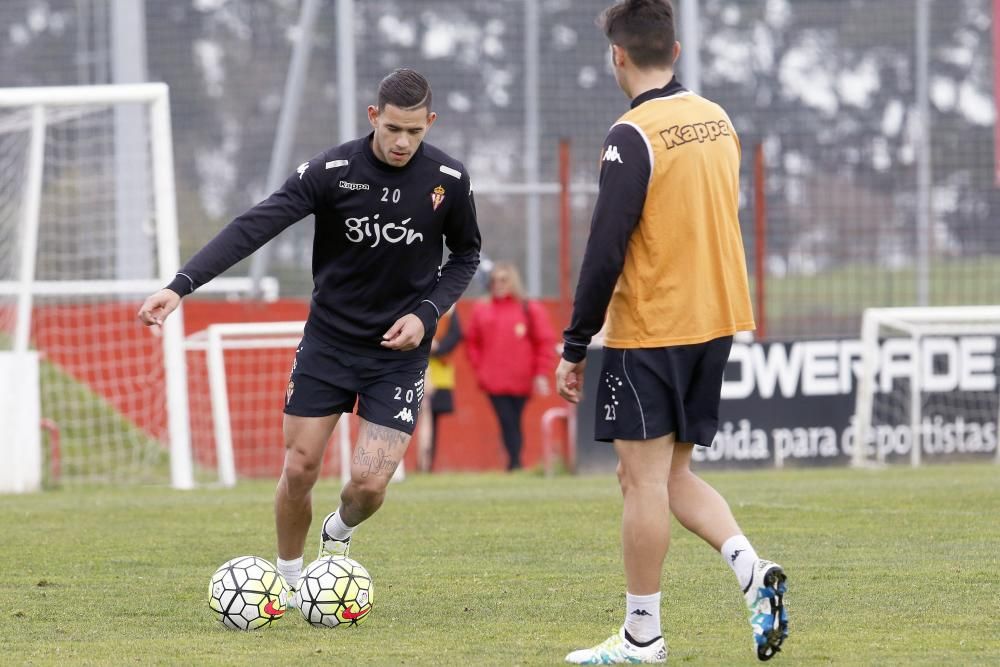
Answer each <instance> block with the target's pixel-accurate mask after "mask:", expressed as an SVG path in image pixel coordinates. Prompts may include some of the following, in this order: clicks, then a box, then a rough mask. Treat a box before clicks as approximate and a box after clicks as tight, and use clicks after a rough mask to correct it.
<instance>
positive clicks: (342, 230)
mask: <svg viewBox="0 0 1000 667" xmlns="http://www.w3.org/2000/svg"><path fill="white" fill-rule="evenodd" d="M371 140H372V135H371V134H369V135H368V136H367V137H362V138H361V139H357V140H355V141H350V142H348V143H345V144H342V145H340V146H336V147H334V148H330V149H329V150H327V151H325V152H323V153H321V154H319V155H317V156H316V157H314V158H312V159H311V160H309V161H308V162H303V163H302V164H301V165H299V167H298V169H297V170H296V172H295V173H294V174H292V175H291V176H290V177H289V178H288V180H287V181H285V184H284V185H283V186H282V187H281V188H280V189H279V190H277V191H276V192H275V193H274V194H272V195H271V196H270V197H268V198H267V199H265V200H264V201H262V202H260V203H259V204H257V205H256V206H254V207H253V208H251V209H250V210H249V211H247V212H246V213H244V214H243V215H240V216H239V217H237V218H235V219H234V220H233V221H232V222H230V223H229V224H228V225H227V226H226V227H225V228H223V229H222V231H220V232H219V234H218V235H216V237H215V238H213V239H212V240H211V241H209V242H208V243H207V244H206V245H205V247H204V248H202V249H201V250H199V251H198V252H197V253H196V254H195V255H194V256H193V257H192V258H191V259H190V260H189V261H188V262H187V264H185V265H184V267H183V268H182V269H181V270H180V272H179V273H178V274H177V277H176V278H175V279H174V280H173V282H171V283H170V285H168V287H169V288H170V289H171V290H173V291H175V292H177V293H178V294H180V295H181V296H185V295H187V294H190V293H191V292H193V291H194V290H195V289H197V288H198V287H199V286H201V285H204V284H205V283H206V282H208V281H209V280H211V279H212V278H214V277H215V276H217V275H219V274H220V273H222V272H223V271H225V270H226V269H228V268H229V267H231V266H233V265H234V264H236V263H237V262H239V261H240V260H242V259H245V258H246V257H248V256H250V255H251V254H252V253H253V252H254V251H256V250H257V249H258V248H260V247H261V246H263V245H264V244H265V243H267V242H268V241H270V240H271V239H272V238H274V237H275V236H277V235H278V234H279V233H280V232H281V231H282V230H284V229H285V228H286V227H289V226H290V225H292V224H294V223H296V222H298V221H299V220H301V219H302V218H304V217H306V216H307V215H309V214H314V215H315V225H316V229H315V237H314V241H313V255H312V273H313V293H312V302H311V303H310V307H309V318H308V320H307V322H306V334H307V335H310V336H314V337H318V338H320V339H321V340H324V341H327V342H329V343H330V344H331V345H334V346H335V347H338V348H340V349H344V350H347V351H352V352H356V353H358V354H362V355H365V356H371V357H384V358H402V357H405V356H413V357H416V356H421V355H423V356H426V355H427V352H428V349H429V347H430V341H431V337H432V335H433V333H434V328H435V325H436V322H437V319H438V317H440V315H441V313H444V312H445V311H446V310H448V308H450V307H451V306H452V304H454V303H455V301H457V300H458V298H459V297H460V296H461V295H462V292H464V291H465V288H466V287H468V285H469V281H471V280H472V276H473V275H474V274H475V272H476V267H477V266H478V264H479V250H480V246H481V238H480V234H479V226H478V224H477V222H476V207H475V201H474V199H473V195H472V187H471V184H470V181H469V175H468V173H467V172H466V171H465V168H464V167H463V166H462V163H461V162H459V161H457V160H454V159H452V158H451V157H449V156H448V155H446V154H445V153H444V152H443V151H441V150H439V149H437V148H435V147H434V146H431V145H429V144H427V143H422V144H421V145H420V147H419V148H418V149H417V151H416V152H415V154H414V155H413V157H412V158H411V159H410V161H409V162H408V163H407V164H406V165H405V166H403V167H393V166H391V165H389V164H386V163H385V162H382V161H381V160H379V159H378V158H377V157H375V153H374V152H373V151H372V148H371ZM444 245H447V247H448V250H449V255H448V260H447V262H445V263H444V265H443V266H441V260H442V256H443V247H444ZM407 313H415V314H416V315H417V316H418V317H420V320H421V321H422V322H423V324H424V331H425V333H424V341H423V343H422V344H421V345H420V347H418V348H417V349H416V350H411V351H409V352H401V351H398V350H389V349H387V348H384V347H381V345H380V343H381V341H382V335H383V334H384V333H385V332H386V331H387V330H388V329H389V327H391V326H392V325H393V323H394V322H395V321H396V320H397V319H399V318H400V317H402V316H403V315H406V314H407Z"/></svg>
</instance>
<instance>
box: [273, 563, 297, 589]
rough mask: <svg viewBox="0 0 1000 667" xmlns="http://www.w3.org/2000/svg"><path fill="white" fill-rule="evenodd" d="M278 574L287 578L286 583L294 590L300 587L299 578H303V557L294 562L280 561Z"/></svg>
mask: <svg viewBox="0 0 1000 667" xmlns="http://www.w3.org/2000/svg"><path fill="white" fill-rule="evenodd" d="M278 574H280V575H281V576H283V577H284V578H285V582H286V583H287V584H288V585H289V586H291V587H292V588H298V587H299V577H301V576H302V556H299V557H298V558H293V559H292V560H282V559H281V558H279V559H278Z"/></svg>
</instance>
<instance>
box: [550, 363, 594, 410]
mask: <svg viewBox="0 0 1000 667" xmlns="http://www.w3.org/2000/svg"><path fill="white" fill-rule="evenodd" d="M586 367H587V360H586V359H584V360H583V361H579V362H577V363H575V364H574V363H573V362H572V361H566V360H565V359H560V360H559V366H557V367H556V391H558V392H559V395H560V396H562V397H563V398H565V399H566V400H567V401H569V402H570V403H579V402H580V397H581V396H583V369H584V368H586Z"/></svg>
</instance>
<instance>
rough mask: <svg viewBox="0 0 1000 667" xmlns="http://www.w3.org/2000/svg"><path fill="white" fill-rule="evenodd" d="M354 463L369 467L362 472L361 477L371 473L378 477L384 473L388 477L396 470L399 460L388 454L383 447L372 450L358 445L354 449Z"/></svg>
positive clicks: (363, 477)
mask: <svg viewBox="0 0 1000 667" xmlns="http://www.w3.org/2000/svg"><path fill="white" fill-rule="evenodd" d="M354 465H355V466H364V467H366V468H368V469H367V470H365V471H364V472H362V473H361V478H362V479H365V478H367V477H368V476H369V475H374V476H375V477H378V476H379V475H383V474H384V475H385V476H386V477H391V476H392V473H394V472H396V466H397V465H399V462H398V461H396V460H395V459H392V458H389V457H388V456H386V452H385V450H384V449H382V448H381V447H380V448H379V449H378V450H376V451H371V450H368V449H365V448H364V447H363V446H361V445H358V447H357V449H356V450H355V451H354Z"/></svg>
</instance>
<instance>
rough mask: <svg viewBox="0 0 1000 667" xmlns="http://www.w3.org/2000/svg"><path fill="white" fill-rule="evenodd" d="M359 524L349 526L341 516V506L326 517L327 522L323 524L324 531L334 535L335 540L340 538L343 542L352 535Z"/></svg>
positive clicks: (331, 535)
mask: <svg viewBox="0 0 1000 667" xmlns="http://www.w3.org/2000/svg"><path fill="white" fill-rule="evenodd" d="M355 528H357V526H348V525H347V524H346V523H344V520H343V519H341V518H340V508H339V507H338V508H337V511H336V512H334V513H333V514H331V515H330V516H328V517H327V518H326V522H325V523H324V524H323V532H325V533H326V534H327V535H329V536H330V537H332V538H333V539H335V540H340V541H341V542H343V541H344V540H346V539H347V538H349V537H350V536H351V533H353V532H354V529H355Z"/></svg>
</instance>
